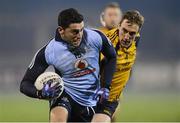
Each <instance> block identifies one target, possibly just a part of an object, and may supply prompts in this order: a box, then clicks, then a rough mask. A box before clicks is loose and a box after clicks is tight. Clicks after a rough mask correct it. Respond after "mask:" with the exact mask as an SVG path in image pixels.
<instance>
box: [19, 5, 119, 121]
mask: <svg viewBox="0 0 180 123" xmlns="http://www.w3.org/2000/svg"><path fill="white" fill-rule="evenodd" d="M58 26H59V27H58V28H57V30H56V35H55V38H54V39H52V40H51V41H50V42H49V43H48V44H47V45H46V46H44V47H43V48H41V49H40V50H39V51H38V52H37V53H36V55H35V57H34V59H33V61H32V64H31V65H30V66H29V68H28V69H27V71H26V73H25V75H24V78H23V80H22V82H21V85H20V91H21V92H22V93H24V94H25V95H27V96H30V97H33V98H39V99H47V100H50V121H51V122H66V121H71V122H72V121H76V122H82V121H86V122H89V121H90V120H91V119H92V116H93V115H94V113H95V109H94V107H95V106H96V103H97V100H96V99H94V95H95V93H96V91H97V90H98V89H99V88H100V82H99V53H100V52H102V53H103V54H104V56H105V57H106V58H107V59H108V62H107V64H106V66H105V71H106V79H105V80H106V82H108V83H110V82H111V81H112V76H113V72H114V71H115V66H116V52H115V50H114V48H113V45H112V44H111V42H109V41H108V39H107V38H106V36H104V35H103V34H102V33H101V32H99V31H94V30H90V29H87V28H84V21H83V16H82V15H81V14H79V13H78V12H77V10H75V9H72V8H71V9H66V10H63V11H62V12H60V14H59V17H58ZM49 65H52V66H53V67H54V68H55V72H56V73H58V74H59V75H60V76H61V77H62V79H63V81H64V87H65V90H64V92H63V94H62V95H61V96H60V97H59V98H57V99H53V98H54V97H55V96H56V95H58V94H57V93H59V86H58V85H57V86H55V87H53V88H47V87H48V86H47V85H44V88H43V89H42V91H38V90H37V89H36V88H35V86H34V82H35V80H36V78H37V77H38V76H39V75H40V74H41V73H43V72H44V71H45V70H46V68H47V67H48V66H49ZM45 87H46V88H45Z"/></svg>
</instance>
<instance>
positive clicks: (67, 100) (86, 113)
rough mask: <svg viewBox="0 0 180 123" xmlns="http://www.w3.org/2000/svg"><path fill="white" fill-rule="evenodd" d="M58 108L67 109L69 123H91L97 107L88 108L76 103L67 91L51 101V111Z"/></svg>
mask: <svg viewBox="0 0 180 123" xmlns="http://www.w3.org/2000/svg"><path fill="white" fill-rule="evenodd" d="M56 106H62V107H65V108H66V109H67V111H68V122H91V120H92V117H93V115H94V114H95V110H96V107H86V106H82V105H80V104H78V103H77V102H75V101H74V100H73V99H72V98H71V97H70V96H69V95H68V94H67V93H66V92H65V91H64V92H63V93H62V95H61V96H60V97H59V98H57V99H54V100H52V101H50V110H51V109H53V108H54V107H56Z"/></svg>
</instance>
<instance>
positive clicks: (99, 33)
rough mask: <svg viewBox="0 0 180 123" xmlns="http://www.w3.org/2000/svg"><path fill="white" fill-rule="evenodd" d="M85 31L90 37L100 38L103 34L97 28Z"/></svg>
mask: <svg viewBox="0 0 180 123" xmlns="http://www.w3.org/2000/svg"><path fill="white" fill-rule="evenodd" d="M85 31H86V32H87V33H88V35H93V36H97V37H99V36H100V35H101V34H103V32H101V31H100V30H98V29H95V28H86V29H85Z"/></svg>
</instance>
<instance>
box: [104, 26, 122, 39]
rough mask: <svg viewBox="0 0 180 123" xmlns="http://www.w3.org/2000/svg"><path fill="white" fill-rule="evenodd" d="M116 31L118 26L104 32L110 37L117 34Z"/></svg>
mask: <svg viewBox="0 0 180 123" xmlns="http://www.w3.org/2000/svg"><path fill="white" fill-rule="evenodd" d="M118 32H119V30H118V28H114V29H111V30H109V31H107V32H106V33H105V34H106V36H107V37H108V38H111V37H114V36H118V35H119V34H118Z"/></svg>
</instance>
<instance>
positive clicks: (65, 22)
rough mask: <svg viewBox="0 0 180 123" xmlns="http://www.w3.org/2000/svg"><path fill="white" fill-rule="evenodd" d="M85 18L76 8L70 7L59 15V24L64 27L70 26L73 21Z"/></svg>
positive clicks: (78, 21) (79, 21)
mask: <svg viewBox="0 0 180 123" xmlns="http://www.w3.org/2000/svg"><path fill="white" fill-rule="evenodd" d="M83 20H84V18H83V16H82V15H81V14H80V13H79V12H78V11H77V10H76V9H74V8H69V9H65V10H63V11H61V12H60V13H59V16H58V26H61V27H62V28H64V29H65V28H67V27H69V25H70V24H72V23H81V22H82V21H83Z"/></svg>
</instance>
